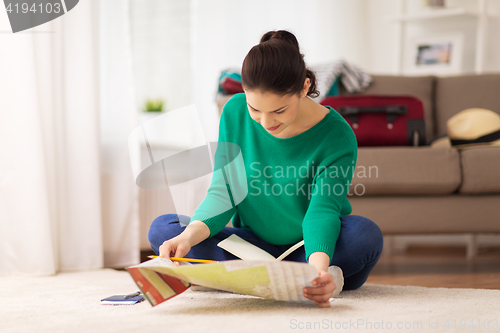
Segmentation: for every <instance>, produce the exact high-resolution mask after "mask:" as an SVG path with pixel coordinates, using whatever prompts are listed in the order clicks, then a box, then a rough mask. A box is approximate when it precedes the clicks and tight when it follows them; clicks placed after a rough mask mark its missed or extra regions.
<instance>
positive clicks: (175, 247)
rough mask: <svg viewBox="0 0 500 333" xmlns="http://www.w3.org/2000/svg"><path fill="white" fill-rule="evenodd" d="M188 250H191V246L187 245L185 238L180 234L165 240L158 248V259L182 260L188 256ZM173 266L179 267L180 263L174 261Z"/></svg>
mask: <svg viewBox="0 0 500 333" xmlns="http://www.w3.org/2000/svg"><path fill="white" fill-rule="evenodd" d="M189 250H191V244H190V243H189V241H188V239H186V237H183V236H182V234H181V235H179V236H176V237H174V238H171V239H169V240H166V241H164V242H163V244H162V245H161V246H160V257H162V258H170V257H176V258H183V257H184V256H185V255H186V254H188V252H189ZM174 264H175V265H177V266H179V265H180V263H179V262H178V261H174Z"/></svg>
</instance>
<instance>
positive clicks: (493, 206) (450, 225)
mask: <svg viewBox="0 0 500 333" xmlns="http://www.w3.org/2000/svg"><path fill="white" fill-rule="evenodd" d="M349 202H350V203H351V206H352V213H351V214H352V215H361V216H365V217H367V218H369V219H370V220H372V221H373V222H375V223H376V224H377V225H378V226H379V227H380V229H381V230H382V233H383V234H384V235H391V234H392V235H398V234H432V233H500V223H498V218H497V216H498V215H499V214H500V207H499V205H498V202H500V195H458V194H453V195H440V196H433V195H426V196H404V195H399V196H398V195H394V196H373V197H369V196H367V197H359V198H358V197H353V198H352V199H349Z"/></svg>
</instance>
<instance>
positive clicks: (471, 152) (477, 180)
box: [458, 147, 500, 194]
mask: <svg viewBox="0 0 500 333" xmlns="http://www.w3.org/2000/svg"><path fill="white" fill-rule="evenodd" d="M460 162H461V163H462V186H460V188H459V189H458V192H459V193H463V194H483V193H500V172H498V170H499V167H498V166H499V165H500V147H482V148H469V149H462V150H460Z"/></svg>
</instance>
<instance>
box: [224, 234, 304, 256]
mask: <svg viewBox="0 0 500 333" xmlns="http://www.w3.org/2000/svg"><path fill="white" fill-rule="evenodd" d="M302 245H304V240H301V241H300V242H298V243H297V244H295V245H293V246H292V247H291V248H289V249H288V250H286V251H285V252H284V253H283V254H282V255H280V256H279V257H278V258H275V257H274V256H272V255H271V254H269V253H268V252H266V251H264V250H262V249H261V248H260V247H257V246H255V245H253V244H252V243H249V242H247V241H246V240H244V239H243V238H241V237H239V236H238V235H236V234H232V235H231V236H229V237H228V238H226V239H224V240H223V241H220V242H219V243H218V244H217V246H219V247H221V248H223V249H224V250H226V251H227V252H229V253H231V254H233V255H235V256H237V257H238V258H241V259H243V260H267V261H281V260H283V259H284V258H285V257H286V256H288V255H289V254H290V253H292V252H293V251H295V250H296V249H298V248H299V247H301V246H302Z"/></svg>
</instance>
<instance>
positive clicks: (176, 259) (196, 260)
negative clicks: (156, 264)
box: [148, 256, 218, 262]
mask: <svg viewBox="0 0 500 333" xmlns="http://www.w3.org/2000/svg"><path fill="white" fill-rule="evenodd" d="M148 258H150V259H154V258H158V256H148ZM170 260H175V261H192V262H218V261H215V260H205V259H191V258H176V257H170Z"/></svg>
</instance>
